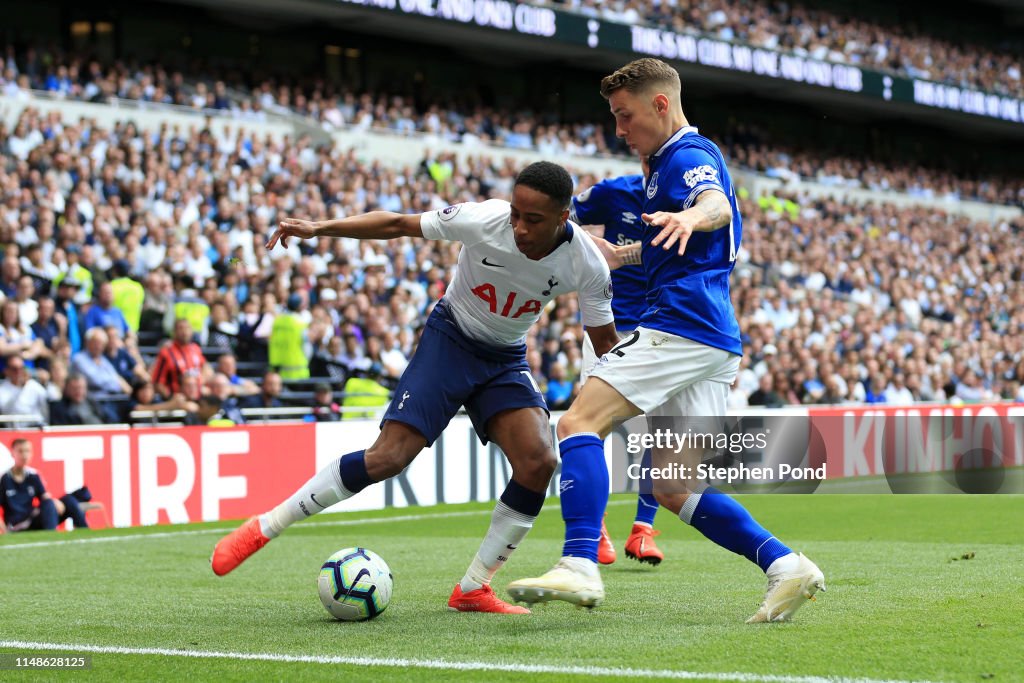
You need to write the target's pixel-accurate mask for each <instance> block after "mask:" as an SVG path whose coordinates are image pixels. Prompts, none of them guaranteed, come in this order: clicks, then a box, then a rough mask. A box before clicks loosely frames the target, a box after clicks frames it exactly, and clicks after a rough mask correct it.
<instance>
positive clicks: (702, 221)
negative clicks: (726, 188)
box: [643, 190, 732, 255]
mask: <svg viewBox="0 0 1024 683" xmlns="http://www.w3.org/2000/svg"><path fill="white" fill-rule="evenodd" d="M643 220H644V221H645V222H646V223H648V224H650V225H652V226H656V227H659V228H661V229H662V230H661V232H660V233H658V234H657V235H656V236H655V237H654V239H653V240H651V244H652V245H654V246H657V245H659V244H661V246H662V248H663V249H671V248H672V245H673V244H676V243H677V242H678V245H679V247H678V248H679V254H680V255H682V254H683V252H684V251H686V243H687V242H688V241H689V239H690V235H692V234H693V233H695V232H713V231H715V230H718V229H719V228H724V227H725V226H727V225H729V224H730V223H731V222H732V206H731V205H730V204H729V198H728V197H726V196H725V193H723V192H721V191H720V190H705V191H704V192H701V193H700V195H698V196H697V201H696V203H694V205H693V206H691V207H690V208H689V209H686V210H685V211H679V212H676V213H671V212H668V211H656V212H655V213H653V214H646V213H645V214H644V215H643Z"/></svg>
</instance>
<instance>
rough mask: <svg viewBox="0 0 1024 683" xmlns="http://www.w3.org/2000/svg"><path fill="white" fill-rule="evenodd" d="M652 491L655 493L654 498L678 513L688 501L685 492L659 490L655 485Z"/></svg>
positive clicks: (661, 504) (674, 512) (666, 507)
mask: <svg viewBox="0 0 1024 683" xmlns="http://www.w3.org/2000/svg"><path fill="white" fill-rule="evenodd" d="M652 493H653V494H654V499H655V500H656V501H658V505H660V506H661V507H663V508H665V509H666V510H669V511H671V512H672V513H673V514H676V515H678V514H679V511H680V510H682V509H683V503H685V502H686V494H685V493H679V492H675V491H665V490H659V489H658V487H655V488H654V491H652Z"/></svg>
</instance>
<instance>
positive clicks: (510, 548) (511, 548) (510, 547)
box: [505, 543, 519, 550]
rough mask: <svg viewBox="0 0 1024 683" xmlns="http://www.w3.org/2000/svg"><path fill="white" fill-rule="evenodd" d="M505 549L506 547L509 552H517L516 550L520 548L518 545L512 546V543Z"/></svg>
mask: <svg viewBox="0 0 1024 683" xmlns="http://www.w3.org/2000/svg"><path fill="white" fill-rule="evenodd" d="M505 547H506V548H508V549H509V550H515V549H516V548H518V547H519V546H517V545H512V544H511V543H510V544H509V545H506V546H505Z"/></svg>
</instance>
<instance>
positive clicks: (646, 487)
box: [634, 448, 658, 526]
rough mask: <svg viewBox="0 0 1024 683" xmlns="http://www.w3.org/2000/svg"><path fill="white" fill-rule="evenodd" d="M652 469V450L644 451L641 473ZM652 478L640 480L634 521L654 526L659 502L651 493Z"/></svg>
mask: <svg viewBox="0 0 1024 683" xmlns="http://www.w3.org/2000/svg"><path fill="white" fill-rule="evenodd" d="M650 467H651V449H650V448H648V449H647V450H645V451H644V457H642V458H641V459H640V468H641V472H642V471H644V470H646V469H650ZM651 484H652V482H651V478H650V477H644V478H643V479H641V480H640V496H639V498H638V499H637V501H636V519H635V520H634V521H636V522H641V523H643V524H647V525H648V526H654V515H656V514H657V513H658V500H657V499H656V498H655V497H654V494H653V493H651Z"/></svg>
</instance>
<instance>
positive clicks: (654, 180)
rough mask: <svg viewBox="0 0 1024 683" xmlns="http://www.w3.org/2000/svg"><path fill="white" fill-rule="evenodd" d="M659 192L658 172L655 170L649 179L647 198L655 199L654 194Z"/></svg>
mask: <svg viewBox="0 0 1024 683" xmlns="http://www.w3.org/2000/svg"><path fill="white" fill-rule="evenodd" d="M656 194H658V172H657V171H655V172H654V173H653V174H652V175H651V179H650V180H648V181H647V198H648V199H654V195H656Z"/></svg>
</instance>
